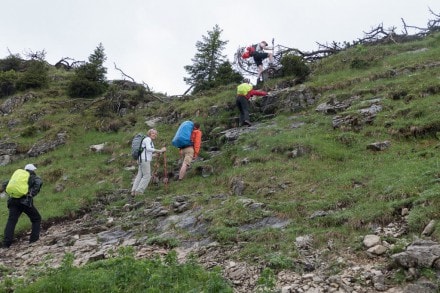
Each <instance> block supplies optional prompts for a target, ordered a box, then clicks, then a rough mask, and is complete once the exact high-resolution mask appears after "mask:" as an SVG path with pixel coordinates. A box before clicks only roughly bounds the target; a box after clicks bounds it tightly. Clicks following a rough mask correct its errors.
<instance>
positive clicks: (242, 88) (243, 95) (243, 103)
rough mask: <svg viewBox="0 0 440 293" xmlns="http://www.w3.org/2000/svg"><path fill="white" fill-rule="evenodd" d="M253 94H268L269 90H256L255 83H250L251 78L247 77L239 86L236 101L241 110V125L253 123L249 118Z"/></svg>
mask: <svg viewBox="0 0 440 293" xmlns="http://www.w3.org/2000/svg"><path fill="white" fill-rule="evenodd" d="M252 96H267V92H265V91H257V90H254V89H253V85H252V84H250V83H249V79H245V80H244V82H243V83H242V84H240V85H239V86H237V97H236V101H235V104H236V105H237V108H238V110H239V111H240V126H244V125H246V126H251V125H252V124H251V122H250V119H249V99H250V98H251V97H252Z"/></svg>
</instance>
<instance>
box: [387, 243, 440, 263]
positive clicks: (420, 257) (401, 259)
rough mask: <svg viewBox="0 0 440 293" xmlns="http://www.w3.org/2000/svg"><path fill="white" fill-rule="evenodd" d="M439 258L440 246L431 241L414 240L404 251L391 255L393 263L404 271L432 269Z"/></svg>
mask: <svg viewBox="0 0 440 293" xmlns="http://www.w3.org/2000/svg"><path fill="white" fill-rule="evenodd" d="M439 258H440V244H439V243H437V242H434V241H431V240H422V239H419V240H416V241H414V242H413V243H412V244H411V245H409V246H408V247H407V248H406V251H404V252H401V253H397V254H394V255H392V259H393V260H394V263H395V264H397V265H398V266H401V267H403V268H405V269H410V268H433V267H434V266H435V265H436V261H437V260H438V259H439Z"/></svg>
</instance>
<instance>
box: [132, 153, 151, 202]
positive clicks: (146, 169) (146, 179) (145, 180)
mask: <svg viewBox="0 0 440 293" xmlns="http://www.w3.org/2000/svg"><path fill="white" fill-rule="evenodd" d="M140 167H141V172H142V175H141V176H142V178H141V180H140V182H139V185H138V187H137V188H136V191H135V192H136V194H142V193H144V191H145V189H146V188H147V187H148V184H149V183H150V179H151V166H150V161H146V162H142V163H141V165H140Z"/></svg>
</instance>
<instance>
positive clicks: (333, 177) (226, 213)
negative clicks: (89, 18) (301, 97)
mask: <svg viewBox="0 0 440 293" xmlns="http://www.w3.org/2000/svg"><path fill="white" fill-rule="evenodd" d="M439 43H440V36H438V35H436V36H431V37H428V38H426V39H425V40H423V41H417V42H411V43H406V44H398V45H384V46H376V47H356V48H353V49H351V50H348V51H346V52H341V53H340V54H337V55H335V56H332V57H329V58H327V59H325V60H323V61H322V62H320V63H319V64H316V65H314V68H313V74H312V76H311V78H310V79H309V80H308V81H307V82H306V84H305V85H306V86H308V87H311V88H313V89H314V90H315V91H316V92H319V93H320V94H321V98H320V101H319V102H320V103H321V102H326V101H328V100H329V99H330V98H332V97H335V98H336V99H337V100H344V99H347V98H350V97H353V96H359V97H360V99H359V100H358V102H356V103H355V104H354V105H353V106H352V107H351V108H349V109H348V110H347V111H346V113H345V114H353V115H356V110H357V109H359V108H361V106H362V102H363V101H367V100H369V99H372V98H380V99H381V104H382V105H383V110H382V111H381V112H380V113H379V114H378V116H377V117H376V119H375V120H374V123H373V124H372V125H367V126H365V127H363V128H362V129H360V130H358V131H350V130H345V131H344V130H339V129H336V130H335V129H333V128H332V123H331V122H332V116H325V115H322V114H319V113H316V112H315V108H316V106H317V105H314V106H312V107H311V108H310V109H308V110H307V111H304V112H302V113H286V112H283V111H281V112H280V113H277V115H276V117H275V118H274V119H273V120H271V121H265V122H262V123H263V127H260V128H259V129H258V130H257V131H256V132H251V133H248V134H246V135H243V136H242V137H240V139H239V141H238V143H236V144H219V143H214V141H215V139H216V136H215V135H214V134H215V133H218V132H220V131H221V130H224V129H226V128H227V127H228V124H230V120H231V119H232V118H233V117H234V116H236V115H237V111H236V109H235V108H234V88H235V86H234V85H231V86H229V87H225V88H223V89H221V90H217V91H215V92H212V93H206V94H203V95H199V96H196V97H193V98H192V99H190V100H187V101H174V102H171V103H167V104H163V103H160V102H158V101H155V102H150V103H149V104H148V107H143V108H137V109H136V110H134V109H133V110H131V111H129V114H128V115H126V116H124V117H119V116H116V115H110V116H100V117H97V113H98V112H99V111H98V110H99V106H98V105H99V104H92V103H90V102H84V101H78V100H71V99H68V98H67V97H66V96H65V94H64V87H65V80H66V79H65V77H66V73H64V72H61V71H56V70H54V71H53V73H52V74H53V76H54V77H55V76H56V77H57V78H56V80H57V81H56V82H55V81H53V82H52V83H53V84H52V85H51V87H50V88H49V89H45V90H41V91H35V93H36V94H37V95H38V97H39V98H38V99H36V100H32V101H31V102H28V103H27V104H25V106H24V107H22V108H20V109H18V110H17V111H15V112H14V113H13V114H11V115H8V116H2V117H0V120H1V121H0V125H1V126H0V127H1V128H0V129H1V132H0V133H1V134H0V135H1V137H0V138H1V139H2V140H8V141H13V142H17V143H18V144H19V146H20V149H22V150H23V151H26V150H27V149H29V148H30V146H32V144H33V143H35V142H36V141H38V140H40V139H43V138H45V137H53V136H54V135H55V134H56V133H58V132H60V131H66V132H67V135H68V140H67V143H66V145H64V146H62V147H59V148H57V149H56V150H54V151H52V152H50V153H48V154H44V155H42V156H39V157H37V158H30V159H23V160H19V161H16V162H13V163H12V164H10V165H7V166H4V167H2V168H0V178H2V179H7V178H8V176H9V175H10V174H11V173H12V172H13V170H15V169H16V168H19V167H23V166H24V165H25V164H26V163H28V162H32V163H35V164H36V165H37V166H38V167H39V169H38V173H39V174H40V175H41V176H42V178H43V179H44V182H45V184H44V187H43V190H42V192H41V194H40V195H39V196H38V198H37V200H36V204H37V206H38V207H39V209H40V212H41V214H42V216H43V218H44V220H46V221H50V219H55V218H59V217H63V216H65V215H72V216H74V215H75V214H76V213H77V212H78V211H80V210H81V209H82V208H83V207H85V206H87V205H88V204H90V203H92V202H93V200H94V199H95V198H96V196H99V194H102V193H105V192H106V191H108V190H112V189H121V188H129V187H130V180H131V178H132V177H133V175H134V173H133V172H134V171H130V170H127V169H125V168H126V167H130V166H133V162H132V161H131V160H130V158H129V143H130V140H131V138H132V136H133V135H134V134H135V133H136V132H138V131H146V130H147V128H148V126H146V125H145V120H149V119H151V118H154V117H157V116H159V117H166V116H169V115H170V114H172V113H173V112H177V113H179V114H181V117H182V120H183V119H197V120H198V121H200V122H201V124H202V130H203V132H204V135H205V136H204V137H205V139H208V140H209V141H207V142H206V144H205V147H206V146H208V145H219V146H220V148H221V151H222V153H221V155H219V156H216V157H213V158H209V153H208V152H207V151H206V149H205V150H204V151H203V153H202V156H203V157H205V158H207V159H208V158H209V159H210V160H209V161H207V162H206V164H210V165H212V166H213V167H214V170H215V176H210V177H207V178H202V177H200V176H197V175H196V174H195V173H194V171H192V172H190V173H189V174H188V178H187V180H185V181H184V182H182V183H179V184H177V183H174V182H172V183H171V184H170V185H169V186H168V189H167V190H165V189H164V188H163V187H161V186H159V187H158V186H154V185H152V186H150V187H149V189H148V192H147V195H146V196H145V198H146V200H154V199H156V198H157V197H159V196H160V198H161V200H162V201H163V203H165V204H166V203H170V202H172V198H173V197H174V196H176V195H180V194H194V186H198V188H197V192H198V193H197V195H194V196H193V197H192V198H193V200H194V201H195V204H196V205H198V206H201V207H203V211H202V212H201V213H202V214H203V217H204V218H205V219H207V220H210V221H211V228H210V233H211V236H212V237H213V238H214V239H217V240H218V241H220V242H221V243H223V244H229V243H235V242H241V243H246V244H244V248H243V250H242V251H241V255H240V256H247V257H248V256H252V257H258V258H260V259H261V258H262V259H264V260H265V261H268V262H269V263H272V264H274V266H278V267H285V266H287V267H288V266H289V264H291V262H289V261H288V260H289V259H290V258H294V257H295V255H296V251H295V249H296V248H295V246H294V242H295V241H294V240H295V237H297V236H300V235H305V234H311V235H313V239H314V243H313V244H314V246H315V247H321V246H324V245H325V244H326V241H327V240H328V239H329V238H330V239H334V240H335V242H336V245H337V246H338V245H339V246H341V247H345V246H348V244H350V245H351V244H352V243H353V241H357V239H358V236H359V235H364V234H366V233H368V232H370V231H371V230H370V229H371V227H372V226H373V225H377V224H383V225H386V224H387V223H389V222H392V221H393V220H395V219H397V218H398V216H399V213H400V209H402V208H403V207H409V208H411V212H410V215H409V221H410V229H411V233H414V234H419V233H420V232H421V229H423V227H424V225H426V224H427V222H428V221H429V220H430V219H436V218H438V217H439V211H440V209H439V206H440V199H439V196H438V195H439V191H440V185H439V180H440V179H439V178H440V174H439V151H438V149H439V147H440V143H439V140H438V138H439V131H440V117H439V115H438V113H439V110H440V103H439V100H440V99H439V92H440V90H439V86H438V83H439V78H440V66H439V65H438V64H437V62H438V61H437V60H438V58H439V56H440V46H439ZM353 64H354V65H356V66H358V67H363V68H360V69H353V68H352V67H353V66H351V65H353ZM60 79H61V81H60ZM54 80H55V79H54ZM277 82H279V81H272V82H271V83H270V84H269V86H272V85H274V84H276V83H277ZM279 98H280V99H281V98H283V97H282V96H280V97H279ZM214 106H215V107H218V109H220V110H219V112H218V113H217V114H215V115H212V114H210V113H211V112H210V111H212V107H214ZM231 109H232V110H231ZM196 113H197V114H198V117H195V114H196ZM343 114H344V113H343ZM30 117H38V118H37V119H36V120H31V118H30ZM14 119H20V120H21V123H19V124H18V126H17V127H14V128H11V129H9V128H8V127H7V125H8V122H10V121H12V120H14ZM294 122H305V124H304V125H303V126H302V127H300V128H292V127H291V125H292V124H293V123H294ZM111 124H114V125H117V127H116V126H115V128H117V129H118V131H117V132H112V131H102V130H103V129H106V128H108V127H107V126H108V125H111ZM264 125H266V126H264ZM177 126H178V125H177V124H175V125H168V124H164V123H159V124H158V125H157V129H158V130H159V138H158V140H157V142H156V145H157V146H159V145H161V144H169V142H170V141H171V138H172V136H173V135H174V132H175V130H176V129H177ZM383 140H389V141H391V147H390V148H389V149H388V150H386V151H382V152H372V151H369V150H367V149H366V145H368V144H370V143H373V142H377V141H383ZM104 142H105V143H106V148H105V150H104V152H102V153H99V154H97V153H94V152H91V151H90V150H89V146H90V145H93V144H100V143H104ZM295 145H302V146H306V147H308V148H309V149H310V150H311V152H310V153H309V154H307V155H306V156H302V157H299V158H295V159H289V158H288V156H287V155H286V152H285V151H287V150H289V149H291V148H292V147H293V146H295ZM274 150H281V151H274ZM167 158H168V162H169V163H168V166H169V168H171V167H172V166H173V164H174V163H175V162H176V161H177V159H178V153H177V151H176V150H175V149H173V148H172V147H171V148H170V149H169V152H168V153H167ZM244 158H247V159H248V160H249V162H250V163H249V164H245V165H239V166H234V163H235V162H237V161H241V160H242V159H244ZM198 164H203V163H198ZM198 164H196V165H195V167H196V166H197V165H198ZM193 170H195V168H193ZM237 176H240V177H241V178H242V179H243V180H244V182H245V183H246V189H245V192H244V197H247V198H251V199H253V200H255V201H258V202H262V203H264V204H266V206H267V208H266V210H265V211H262V210H249V209H247V208H246V207H244V206H243V205H242V204H238V203H237V199H238V198H237V197H236V196H230V197H227V199H226V200H224V199H218V198H217V199H216V198H215V197H214V195H217V194H226V193H228V192H229V191H230V187H229V184H230V180H231V179H232V178H234V177H237ZM357 183H360V184H357ZM60 189H61V191H57V190H60ZM124 200H125V199H121V202H123V201H124ZM2 202H3V204H1V205H0V227H4V225H5V222H6V218H7V209H6V204H5V199H2ZM121 202H119V203H114V204H115V205H120V204H121ZM316 211H331V212H332V213H331V214H330V215H328V216H326V217H322V218H316V219H314V220H311V219H310V218H309V217H310V215H312V214H313V212H316ZM267 215H275V216H279V217H283V218H288V219H290V220H291V223H292V224H290V225H289V226H288V227H287V228H286V229H284V230H276V229H262V230H254V231H247V232H240V231H239V229H238V227H239V226H240V225H243V224H246V223H252V222H254V221H256V220H258V219H260V218H262V217H265V216H267ZM28 228H29V223H28V219H27V218H26V217H22V218H21V220H20V222H19V225H18V227H17V230H18V231H23V230H25V229H28ZM0 233H2V231H0ZM439 233H440V232H439V229H437V231H436V232H435V234H434V237H435V238H439V236H440V234H439ZM0 236H2V235H0ZM408 238H411V235H408ZM248 259H250V258H248Z"/></svg>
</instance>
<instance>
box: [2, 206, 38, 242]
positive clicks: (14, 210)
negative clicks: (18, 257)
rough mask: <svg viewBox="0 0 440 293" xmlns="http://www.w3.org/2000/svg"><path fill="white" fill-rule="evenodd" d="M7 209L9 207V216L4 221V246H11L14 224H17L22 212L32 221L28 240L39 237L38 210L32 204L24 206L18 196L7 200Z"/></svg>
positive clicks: (33, 240)
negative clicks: (5, 221) (6, 220)
mask: <svg viewBox="0 0 440 293" xmlns="http://www.w3.org/2000/svg"><path fill="white" fill-rule="evenodd" d="M8 209H9V217H8V222H7V223H6V228H5V233H4V237H5V238H4V241H3V244H4V246H6V247H9V246H11V244H12V240H13V238H14V230H15V225H17V222H18V218H20V216H21V214H22V213H25V214H26V215H27V216H28V217H29V220H31V223H32V231H31V237H30V238H29V242H30V243H32V242H35V241H37V240H38V239H39V238H40V229H41V228H40V226H41V216H40V213H39V212H38V210H37V209H36V208H35V207H34V205H33V204H32V206H30V207H29V206H25V205H24V204H21V203H20V199H19V198H10V199H9V200H8Z"/></svg>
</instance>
